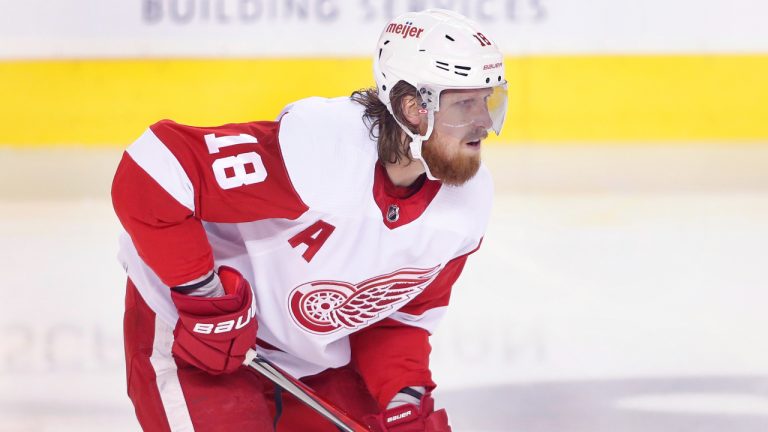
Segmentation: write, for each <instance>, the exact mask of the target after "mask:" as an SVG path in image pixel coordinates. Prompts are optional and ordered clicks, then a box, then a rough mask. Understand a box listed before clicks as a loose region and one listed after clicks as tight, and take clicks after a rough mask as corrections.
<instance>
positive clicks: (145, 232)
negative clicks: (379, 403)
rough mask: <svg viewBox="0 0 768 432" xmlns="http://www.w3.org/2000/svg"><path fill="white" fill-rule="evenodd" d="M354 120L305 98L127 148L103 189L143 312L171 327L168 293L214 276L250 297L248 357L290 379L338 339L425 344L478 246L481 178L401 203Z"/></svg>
mask: <svg viewBox="0 0 768 432" xmlns="http://www.w3.org/2000/svg"><path fill="white" fill-rule="evenodd" d="M362 116H363V107H362V106H360V105H359V104H357V103H355V102H352V101H351V100H350V99H349V98H337V99H323V98H310V99H305V100H302V101H299V102H296V103H294V104H292V105H289V106H288V107H286V109H285V111H284V114H283V115H282V116H281V118H280V121H278V122H252V123H243V124H228V125H224V126H218V127H190V126H184V125H180V124H177V123H174V122H171V121H167V120H164V121H161V122H158V123H156V124H154V125H153V126H151V127H150V129H148V130H147V131H146V132H145V133H144V134H143V135H142V136H141V137H140V138H139V139H138V140H137V141H136V142H134V143H133V144H132V145H131V146H130V147H129V148H128V149H127V150H126V153H125V155H124V157H123V160H122V161H121V164H120V167H119V168H118V172H117V174H116V177H115V182H114V185H113V201H114V205H115V209H116V212H117V214H118V216H119V218H120V220H121V222H122V223H123V225H124V226H125V228H126V230H127V232H128V234H130V235H128V234H125V235H123V236H122V239H121V251H120V260H121V262H122V263H123V265H124V267H125V268H126V271H127V273H128V276H129V277H130V278H131V280H133V282H134V283H135V285H136V287H137V288H138V290H139V291H140V293H141V295H142V297H143V298H144V299H145V301H146V303H147V304H148V305H149V306H150V307H151V308H152V309H153V310H154V311H155V312H156V314H157V316H158V317H159V318H160V319H162V320H163V321H165V322H166V323H167V324H169V325H171V326H173V325H174V324H175V322H176V320H177V318H178V315H177V312H176V308H175V307H174V305H173V303H172V302H171V299H170V290H169V287H171V286H176V285H181V284H184V283H187V282H189V281H192V280H195V279H197V278H200V277H201V276H203V275H205V274H206V273H208V272H210V270H211V269H212V268H214V267H218V266H219V265H228V266H231V267H234V268H236V269H238V270H239V271H240V272H242V274H243V275H244V276H245V278H246V279H247V280H249V281H250V283H251V286H252V287H253V290H254V294H255V299H256V307H257V311H256V319H257V321H258V323H259V330H258V338H259V340H260V343H261V344H260V346H259V350H260V351H261V353H262V354H263V355H264V356H265V357H266V358H268V359H270V360H272V361H274V362H275V363H277V364H278V365H280V366H281V367H282V368H284V369H286V370H287V371H288V372H290V373H292V374H294V375H295V376H299V377H301V376H306V375H310V374H314V373H318V372H320V371H322V370H324V369H326V368H329V367H340V366H342V365H345V364H347V363H348V362H349V361H350V358H351V348H350V335H352V334H354V333H356V332H359V331H361V330H362V329H365V328H367V327H370V326H372V325H374V324H375V323H377V322H380V321H382V320H384V319H386V318H389V319H390V320H393V321H394V322H396V323H398V324H402V325H404V326H406V327H413V328H420V329H424V330H426V332H429V333H431V332H432V331H433V330H434V329H435V326H436V325H437V323H438V321H439V320H440V318H441V316H442V315H443V313H444V310H445V308H446V306H447V305H448V300H449V297H450V291H451V286H452V285H453V283H454V282H455V280H456V278H457V277H458V276H459V274H460V273H461V269H462V267H463V265H464V262H465V259H466V256H467V255H468V254H470V253H471V252H473V251H474V250H476V249H477V248H478V246H479V244H480V241H481V239H482V236H483V234H484V231H485V228H486V224H487V221H488V218H489V214H490V207H491V199H492V195H493V191H492V183H491V177H490V174H489V172H488V171H487V169H486V168H485V167H481V169H480V171H479V172H478V174H477V175H476V176H475V177H474V178H473V179H472V180H470V181H469V182H467V183H466V184H465V185H463V186H460V187H451V186H446V185H442V184H441V183H440V182H435V181H430V180H426V181H425V182H424V184H423V185H422V186H421V187H420V189H419V190H418V191H417V192H415V193H413V194H412V195H410V196H407V197H406V198H401V197H402V196H403V194H402V190H400V189H402V188H397V187H395V186H393V185H392V183H391V182H390V180H389V178H388V177H387V175H386V171H385V170H384V169H383V167H382V166H381V165H380V164H379V163H378V162H377V151H376V142H375V140H374V139H372V138H371V136H370V134H369V131H368V128H367V127H366V125H365V124H364V122H363V120H362ZM362 345H365V343H364V342H363V343H361V346H362ZM363 349H367V348H361V350H363Z"/></svg>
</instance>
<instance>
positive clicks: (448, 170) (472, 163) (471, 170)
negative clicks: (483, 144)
mask: <svg viewBox="0 0 768 432" xmlns="http://www.w3.org/2000/svg"><path fill="white" fill-rule="evenodd" d="M481 136H482V138H485V136H487V132H485V131H483V133H482V135H481ZM462 145H464V144H462ZM446 153H447V152H446V151H445V150H444V149H443V148H442V147H441V145H440V144H439V136H438V134H437V131H433V132H432V136H431V137H430V138H429V140H428V141H427V142H425V143H424V146H423V147H422V149H421V154H422V157H423V158H424V161H425V162H426V163H427V165H428V166H429V171H430V172H431V173H432V176H434V177H436V178H438V179H440V181H442V182H443V183H445V184H447V185H451V186H460V185H462V184H464V183H466V182H467V181H469V179H471V178H472V177H474V176H475V174H477V170H478V169H480V152H476V153H473V154H472V155H465V154H464V152H460V151H459V152H456V153H455V154H453V155H449V154H446Z"/></svg>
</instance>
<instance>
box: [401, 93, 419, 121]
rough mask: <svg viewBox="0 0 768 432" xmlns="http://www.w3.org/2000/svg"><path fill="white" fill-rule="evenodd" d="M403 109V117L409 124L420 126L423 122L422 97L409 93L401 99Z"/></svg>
mask: <svg viewBox="0 0 768 432" xmlns="http://www.w3.org/2000/svg"><path fill="white" fill-rule="evenodd" d="M400 104H401V108H402V109H403V110H402V112H403V117H405V121H406V122H408V125H409V126H419V124H421V121H422V119H421V116H422V115H421V112H419V111H420V110H421V98H419V97H418V96H411V95H407V96H404V97H403V99H402V100H401V101H400Z"/></svg>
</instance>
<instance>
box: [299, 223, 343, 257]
mask: <svg viewBox="0 0 768 432" xmlns="http://www.w3.org/2000/svg"><path fill="white" fill-rule="evenodd" d="M335 229H336V227H335V226H333V225H331V224H329V223H328V222H325V221H324V220H322V219H320V220H318V221H317V222H315V223H313V224H312V225H310V226H309V227H308V228H307V229H305V230H304V231H302V232H300V233H298V234H296V235H295V236H293V237H291V238H290V239H289V240H288V244H290V245H291V247H293V248H295V247H297V246H298V245H300V244H305V245H307V250H305V251H304V253H303V254H302V255H301V256H302V257H304V259H305V260H306V261H307V262H310V261H311V260H312V257H314V256H315V254H316V253H317V251H319V250H320V248H321V247H323V244H324V243H325V241H326V240H328V237H330V236H331V233H333V230H335Z"/></svg>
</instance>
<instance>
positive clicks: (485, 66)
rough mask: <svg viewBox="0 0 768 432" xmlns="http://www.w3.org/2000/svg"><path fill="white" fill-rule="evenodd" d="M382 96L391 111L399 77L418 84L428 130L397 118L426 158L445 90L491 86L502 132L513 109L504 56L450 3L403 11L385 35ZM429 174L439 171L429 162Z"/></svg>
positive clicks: (416, 152) (379, 82)
mask: <svg viewBox="0 0 768 432" xmlns="http://www.w3.org/2000/svg"><path fill="white" fill-rule="evenodd" d="M373 72H374V76H375V79H376V86H377V87H378V96H379V99H380V100H381V101H382V102H383V103H384V104H385V105H386V106H387V109H388V110H389V112H390V114H392V115H393V117H394V112H393V111H392V102H391V100H390V98H389V95H390V91H391V90H392V88H393V87H394V86H395V84H397V83H398V82H399V81H405V82H407V83H408V84H410V85H412V86H414V87H415V88H416V89H417V90H418V92H419V94H420V95H421V98H422V108H424V109H426V110H427V115H428V117H427V119H428V123H427V131H426V132H425V133H424V134H423V135H416V134H414V133H412V132H411V131H410V130H409V129H408V128H407V127H405V126H404V125H403V124H402V123H400V121H399V120H397V117H395V120H396V121H397V122H398V124H400V127H402V129H403V130H404V131H405V133H406V134H408V136H410V137H411V139H412V142H411V144H410V149H411V156H413V157H414V158H416V159H421V160H422V161H423V159H422V157H421V146H422V143H423V141H426V140H427V139H428V138H429V136H430V135H431V134H432V130H433V128H434V113H435V111H439V110H440V93H441V92H442V91H443V90H459V89H478V88H491V89H493V92H492V93H491V96H490V98H489V100H488V113H489V115H490V117H491V121H492V126H491V128H490V129H491V130H493V131H494V132H496V134H497V135H498V134H499V133H500V132H501V127H502V125H503V123H504V116H505V114H506V111H507V81H506V79H505V78H504V56H503V55H502V53H501V51H500V50H499V48H498V47H497V46H496V44H495V43H494V42H492V41H491V40H490V39H489V38H488V36H486V35H484V34H483V33H482V32H481V31H480V30H479V29H478V26H477V24H476V23H474V22H473V21H471V20H469V19H467V18H466V17H464V16H463V15H460V14H458V13H455V12H452V11H449V10H444V9H427V10H425V11H422V12H409V13H406V14H403V15H400V16H398V17H397V18H395V19H393V20H392V21H391V22H389V23H388V24H387V26H386V27H385V28H384V31H383V32H382V33H381V36H380V37H379V42H378V44H377V46H376V52H375V54H374V59H373ZM424 167H425V168H426V171H427V175H428V176H429V177H430V178H433V179H434V177H433V176H432V174H431V173H430V171H429V167H428V166H427V164H426V162H424Z"/></svg>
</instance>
